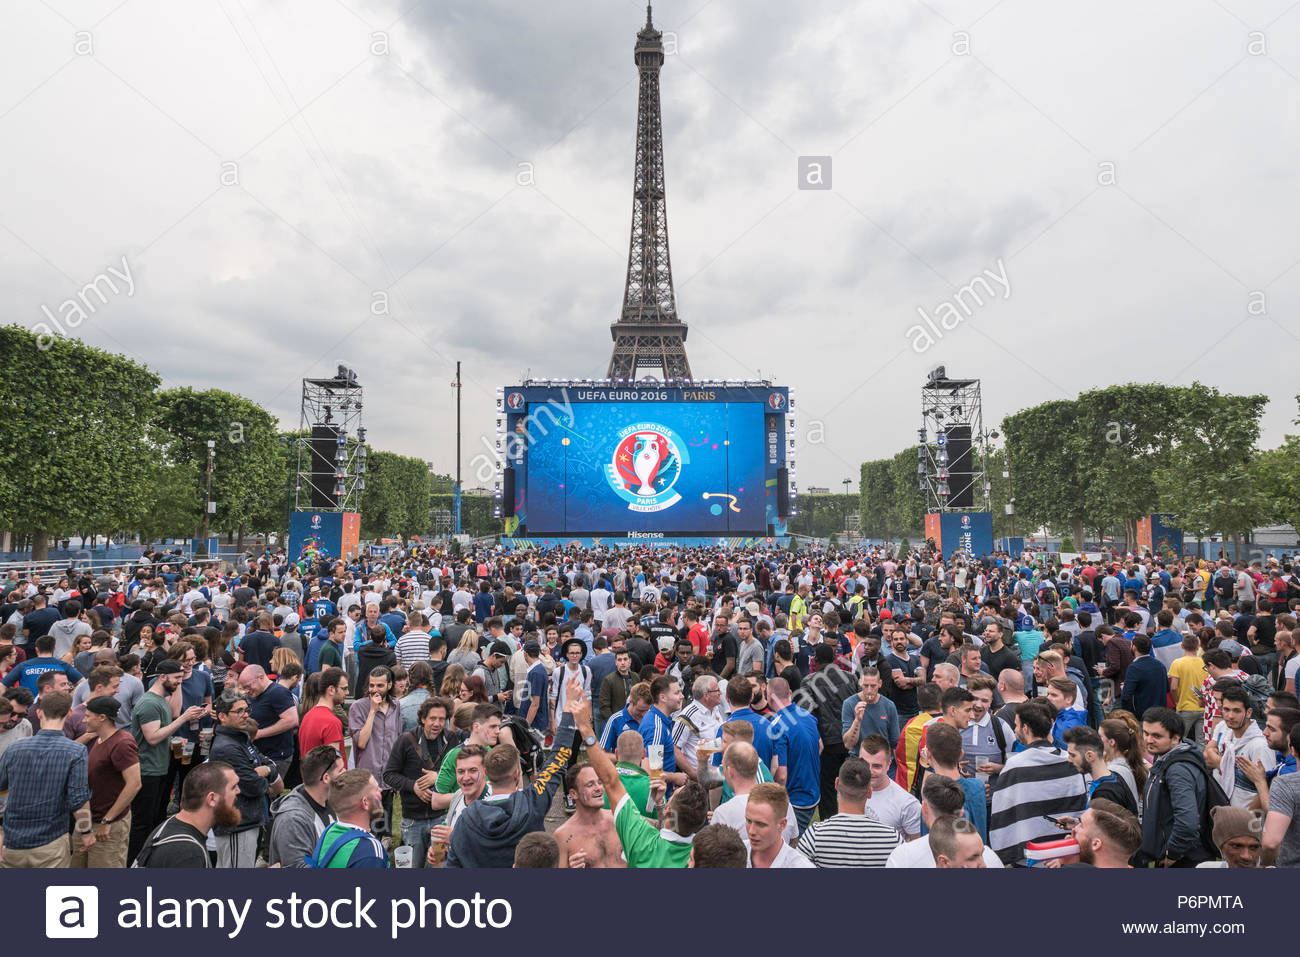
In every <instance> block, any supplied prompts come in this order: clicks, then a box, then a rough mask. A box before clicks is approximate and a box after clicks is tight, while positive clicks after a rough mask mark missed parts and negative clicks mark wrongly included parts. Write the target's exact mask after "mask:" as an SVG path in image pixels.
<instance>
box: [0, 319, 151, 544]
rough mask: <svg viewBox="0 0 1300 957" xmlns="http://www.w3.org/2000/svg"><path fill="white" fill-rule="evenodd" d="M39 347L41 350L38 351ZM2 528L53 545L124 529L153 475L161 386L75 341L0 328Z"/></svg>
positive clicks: (139, 509) (140, 510)
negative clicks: (84, 532)
mask: <svg viewBox="0 0 1300 957" xmlns="http://www.w3.org/2000/svg"><path fill="white" fill-rule="evenodd" d="M43 346H44V348H43ZM0 355H3V356H4V363H3V368H2V369H0V422H2V423H3V425H0V527H6V528H10V529H13V530H14V531H17V532H22V533H30V534H31V535H32V558H33V560H35V561H42V560H44V559H45V557H46V556H47V555H48V553H49V552H48V549H49V537H50V535H51V534H60V533H65V532H71V531H75V530H76V529H77V528H78V527H81V528H88V529H95V530H99V531H112V530H113V529H114V528H124V527H129V526H130V525H132V524H133V523H134V522H136V521H137V520H138V519H140V518H141V517H142V516H143V515H144V514H145V511H146V509H147V508H148V506H149V503H150V497H151V496H150V488H151V486H152V484H153V481H154V475H155V472H156V470H157V464H156V461H155V456H154V455H153V453H152V451H151V449H150V448H149V447H148V445H147V444H146V442H145V438H144V437H145V435H146V433H147V431H148V424H149V421H150V418H151V416H152V414H153V411H154V396H155V390H156V389H157V388H158V383H159V379H158V376H156V375H155V374H154V373H152V372H150V371H149V370H148V369H147V368H145V367H144V366H142V365H140V364H138V363H136V362H134V361H132V360H131V359H128V358H126V357H124V356H118V355H113V354H111V353H108V352H104V351H102V350H100V349H93V348H91V347H90V346H87V345H85V344H84V343H82V342H81V341H79V340H76V339H64V338H61V337H57V336H54V337H39V338H38V337H37V335H36V334H35V333H31V332H28V331H27V330H25V329H22V328H21V327H19V326H16V325H9V326H3V327H0Z"/></svg>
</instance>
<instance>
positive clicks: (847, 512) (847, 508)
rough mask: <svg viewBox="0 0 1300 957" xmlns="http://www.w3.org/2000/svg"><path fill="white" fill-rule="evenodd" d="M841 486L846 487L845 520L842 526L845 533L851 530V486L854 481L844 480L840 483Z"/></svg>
mask: <svg viewBox="0 0 1300 957" xmlns="http://www.w3.org/2000/svg"><path fill="white" fill-rule="evenodd" d="M840 484H841V485H843V486H844V518H843V521H842V523H841V524H842V525H843V526H844V531H845V532H848V530H849V486H850V485H852V484H853V479H842V480H841V481H840Z"/></svg>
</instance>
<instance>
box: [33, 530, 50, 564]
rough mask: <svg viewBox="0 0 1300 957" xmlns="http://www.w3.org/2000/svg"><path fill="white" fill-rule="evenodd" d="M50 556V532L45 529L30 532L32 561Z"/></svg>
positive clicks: (39, 560) (42, 559) (43, 559)
mask: <svg viewBox="0 0 1300 957" xmlns="http://www.w3.org/2000/svg"><path fill="white" fill-rule="evenodd" d="M49 557H50V534H49V532H47V531H46V530H45V529H40V530H38V531H35V532H32V561H34V562H43V561H45V560H46V559H47V558H49Z"/></svg>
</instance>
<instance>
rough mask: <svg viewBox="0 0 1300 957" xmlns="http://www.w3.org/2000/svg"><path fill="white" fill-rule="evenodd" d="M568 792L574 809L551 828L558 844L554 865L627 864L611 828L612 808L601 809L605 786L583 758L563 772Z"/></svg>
mask: <svg viewBox="0 0 1300 957" xmlns="http://www.w3.org/2000/svg"><path fill="white" fill-rule="evenodd" d="M564 783H565V785H566V786H567V790H568V792H569V795H570V796H571V797H572V798H573V799H574V800H575V801H576V803H577V805H578V810H577V813H575V814H574V815H573V817H571V818H569V819H568V820H567V821H565V822H564V823H563V824H561V825H560V826H559V827H558V828H556V829H555V840H556V841H557V842H558V843H559V845H560V862H559V864H558V865H556V866H557V867H627V861H625V860H623V845H622V844H621V843H620V842H619V839H618V834H617V833H616V832H615V830H614V812H613V811H607V810H605V807H604V805H605V788H604V786H603V785H602V784H601V783H600V777H599V776H598V775H597V774H596V770H595V768H593V767H592V766H591V765H590V764H588V763H587V762H586V761H582V762H580V763H578V764H575V765H574V766H573V767H572V768H570V769H569V773H568V775H566V780H565V782H564Z"/></svg>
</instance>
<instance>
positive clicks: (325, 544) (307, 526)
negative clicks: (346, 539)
mask: <svg viewBox="0 0 1300 957" xmlns="http://www.w3.org/2000/svg"><path fill="white" fill-rule="evenodd" d="M342 550H343V513H342V512H293V513H291V514H290V515H289V560H290V561H294V562H296V561H301V560H303V559H306V560H311V559H313V558H316V557H318V556H323V557H327V558H333V557H337V556H338V555H339V554H340V553H341V552H342Z"/></svg>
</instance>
